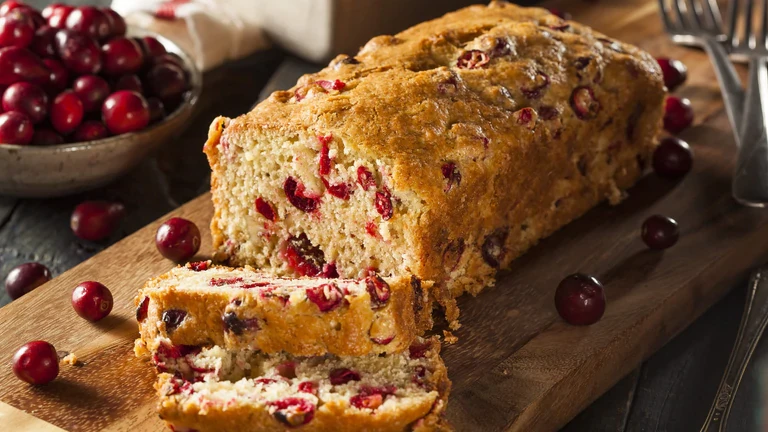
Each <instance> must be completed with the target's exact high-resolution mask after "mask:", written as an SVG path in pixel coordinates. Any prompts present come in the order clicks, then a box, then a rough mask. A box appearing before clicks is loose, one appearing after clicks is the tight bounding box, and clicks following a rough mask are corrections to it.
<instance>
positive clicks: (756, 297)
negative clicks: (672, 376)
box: [701, 267, 768, 432]
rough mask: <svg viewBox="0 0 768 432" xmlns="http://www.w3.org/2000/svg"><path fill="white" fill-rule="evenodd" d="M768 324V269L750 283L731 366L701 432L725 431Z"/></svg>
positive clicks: (756, 275) (754, 277)
mask: <svg viewBox="0 0 768 432" xmlns="http://www.w3.org/2000/svg"><path fill="white" fill-rule="evenodd" d="M766 323H768V267H763V268H761V269H759V270H757V271H755V273H753V274H752V277H751V279H750V281H749V287H748V291H747V299H746V301H745V303H744V314H743V315H742V316H741V324H740V325H739V333H738V334H737V335H736V341H735V342H734V345H733V350H732V351H731V357H730V358H729V359H728V366H726V368H725V373H724V374H723V379H722V381H721V382H720V387H718V389H717V396H716V397H715V400H714V401H713V402H712V407H711V408H710V409H709V414H708V415H707V420H706V422H705V423H704V426H703V427H702V428H701V432H722V431H724V430H725V426H726V425H727V424H728V414H729V412H730V410H731V404H732V403H733V399H734V396H735V395H736V390H738V388H739V383H740V382H741V377H742V376H743V375H744V370H745V369H746V367H747V364H748V363H749V359H750V357H752V352H754V350H755V347H756V346H757V342H758V341H759V340H760V336H761V335H762V334H763V330H765V326H766Z"/></svg>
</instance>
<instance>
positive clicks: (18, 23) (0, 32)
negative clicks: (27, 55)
mask: <svg viewBox="0 0 768 432" xmlns="http://www.w3.org/2000/svg"><path fill="white" fill-rule="evenodd" d="M34 37H35V24H34V22H32V19H31V18H30V17H29V16H27V15H25V14H23V13H21V12H20V11H19V10H18V9H17V10H14V11H11V12H9V13H8V14H6V15H3V16H0V46H2V47H9V46H15V47H20V48H25V47H27V46H29V44H31V43H32V39H33V38H34Z"/></svg>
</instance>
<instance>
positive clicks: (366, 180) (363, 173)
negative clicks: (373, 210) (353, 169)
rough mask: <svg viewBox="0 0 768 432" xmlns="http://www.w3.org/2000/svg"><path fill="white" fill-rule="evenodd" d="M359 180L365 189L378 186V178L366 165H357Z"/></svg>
mask: <svg viewBox="0 0 768 432" xmlns="http://www.w3.org/2000/svg"><path fill="white" fill-rule="evenodd" d="M357 182H358V183H359V184H360V186H362V187H363V190H368V189H370V188H376V179H374V178H373V174H371V172H370V171H369V170H368V168H366V167H364V166H362V165H361V166H359V167H357Z"/></svg>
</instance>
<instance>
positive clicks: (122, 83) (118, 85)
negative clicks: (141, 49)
mask: <svg viewBox="0 0 768 432" xmlns="http://www.w3.org/2000/svg"><path fill="white" fill-rule="evenodd" d="M114 88H115V91H119V90H129V91H135V92H136V93H140V94H141V93H143V92H144V85H143V84H142V83H141V79H139V77H138V76H136V75H134V74H130V75H123V76H121V77H120V78H118V79H117V81H115V85H114Z"/></svg>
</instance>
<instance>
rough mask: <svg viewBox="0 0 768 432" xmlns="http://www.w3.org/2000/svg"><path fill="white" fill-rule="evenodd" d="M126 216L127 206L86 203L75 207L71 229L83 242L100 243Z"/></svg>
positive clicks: (100, 202) (96, 202)
mask: <svg viewBox="0 0 768 432" xmlns="http://www.w3.org/2000/svg"><path fill="white" fill-rule="evenodd" d="M124 215H125V206H123V205H122V204H120V203H117V202H107V201H84V202H82V203H80V204H78V206H77V207H75V210H74V211H73V212H72V217H71V218H70V227H71V228H72V232H73V233H75V235H76V236H77V237H79V238H81V239H83V240H89V241H99V240H103V239H105V238H107V237H109V236H110V235H111V234H112V233H113V232H115V230H116V229H117V227H118V225H119V224H120V220H121V219H122V218H123V216H124Z"/></svg>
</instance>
